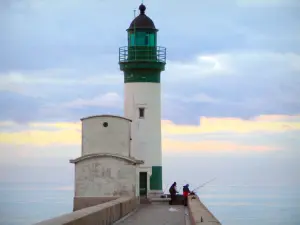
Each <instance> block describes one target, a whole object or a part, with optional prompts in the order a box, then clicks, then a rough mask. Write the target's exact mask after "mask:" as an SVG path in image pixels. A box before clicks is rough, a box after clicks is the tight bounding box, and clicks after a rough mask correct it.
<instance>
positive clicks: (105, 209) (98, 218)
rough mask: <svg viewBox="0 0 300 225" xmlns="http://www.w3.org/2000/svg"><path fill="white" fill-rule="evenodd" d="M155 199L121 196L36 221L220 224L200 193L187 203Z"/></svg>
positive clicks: (56, 224) (46, 224) (61, 224)
mask: <svg viewBox="0 0 300 225" xmlns="http://www.w3.org/2000/svg"><path fill="white" fill-rule="evenodd" d="M168 201H169V199H163V200H162V199H154V201H153V202H148V203H147V204H140V203H139V200H137V199H136V198H130V197H120V198H117V199H116V200H111V201H108V202H106V203H102V204H99V205H95V206H90V207H87V208H83V209H80V210H77V211H75V212H72V213H68V214H64V215H62V216H58V217H56V218H52V219H49V220H45V221H42V222H39V223H37V224H35V225H196V224H197V225H220V224H221V223H220V222H219V221H218V219H217V218H215V216H214V215H213V214H212V213H211V212H210V211H209V210H208V209H207V208H206V206H205V205H204V204H203V203H202V202H201V201H200V199H199V197H198V196H196V195H195V196H189V197H188V206H187V207H185V206H183V204H181V201H179V202H178V203H177V204H175V205H169V203H168Z"/></svg>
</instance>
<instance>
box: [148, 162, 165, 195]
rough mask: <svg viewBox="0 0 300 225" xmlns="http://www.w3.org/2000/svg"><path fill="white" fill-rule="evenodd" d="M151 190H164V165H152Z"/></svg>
mask: <svg viewBox="0 0 300 225" xmlns="http://www.w3.org/2000/svg"><path fill="white" fill-rule="evenodd" d="M150 190H162V167H161V166H152V175H151V177H150Z"/></svg>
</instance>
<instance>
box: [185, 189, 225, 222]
mask: <svg viewBox="0 0 300 225" xmlns="http://www.w3.org/2000/svg"><path fill="white" fill-rule="evenodd" d="M188 209H189V215H190V221H191V225H196V224H201V225H220V224H221V223H220V222H219V221H218V219H217V218H216V217H215V216H214V215H213V214H212V213H211V212H210V211H209V210H208V209H207V208H206V206H205V205H204V204H203V203H202V202H201V201H200V199H199V197H198V196H197V195H194V196H189V198H188Z"/></svg>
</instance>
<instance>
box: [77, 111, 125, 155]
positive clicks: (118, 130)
mask: <svg viewBox="0 0 300 225" xmlns="http://www.w3.org/2000/svg"><path fill="white" fill-rule="evenodd" d="M104 122H107V123H108V126H107V127H104V126H103V123H104ZM129 151H130V121H129V120H125V119H121V118H116V117H110V116H101V117H91V118H87V119H83V120H82V156H84V155H87V154H91V153H112V154H120V155H124V156H129Z"/></svg>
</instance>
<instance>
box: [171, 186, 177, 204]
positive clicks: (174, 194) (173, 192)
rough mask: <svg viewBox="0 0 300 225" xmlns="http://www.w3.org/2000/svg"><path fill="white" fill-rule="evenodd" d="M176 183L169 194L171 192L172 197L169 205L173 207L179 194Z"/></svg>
mask: <svg viewBox="0 0 300 225" xmlns="http://www.w3.org/2000/svg"><path fill="white" fill-rule="evenodd" d="M176 185H177V184H176V182H174V183H173V184H172V185H171V187H170V189H169V192H170V195H171V200H170V201H169V204H170V205H172V204H173V203H174V201H175V199H176V193H178V191H177V189H176Z"/></svg>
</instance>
